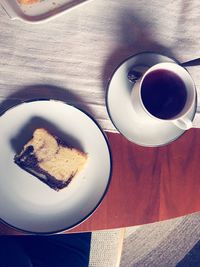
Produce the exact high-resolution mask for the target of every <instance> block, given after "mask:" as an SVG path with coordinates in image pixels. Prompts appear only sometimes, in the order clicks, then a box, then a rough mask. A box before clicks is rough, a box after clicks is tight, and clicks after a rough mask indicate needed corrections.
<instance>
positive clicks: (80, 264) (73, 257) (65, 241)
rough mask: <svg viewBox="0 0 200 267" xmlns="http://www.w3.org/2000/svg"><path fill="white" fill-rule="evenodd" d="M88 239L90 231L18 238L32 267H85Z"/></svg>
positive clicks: (87, 259) (87, 261)
mask: <svg viewBox="0 0 200 267" xmlns="http://www.w3.org/2000/svg"><path fill="white" fill-rule="evenodd" d="M90 241H91V233H81V234H59V235H52V236H22V237H19V238H18V242H19V243H20V244H21V247H22V248H23V249H24V251H25V252H26V253H27V255H28V257H30V259H31V261H32V263H33V267H46V266H47V267H57V266H58V267H62V266H63V267H87V266H88V263H89V253H90Z"/></svg>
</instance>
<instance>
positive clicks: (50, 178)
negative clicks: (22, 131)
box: [14, 128, 87, 191]
mask: <svg viewBox="0 0 200 267" xmlns="http://www.w3.org/2000/svg"><path fill="white" fill-rule="evenodd" d="M86 161H87V154H86V153H84V152H82V151H80V150H78V149H76V148H70V147H68V146H67V145H66V144H65V143H64V142H63V141H62V140H60V139H59V138H58V137H56V136H53V135H52V134H50V133H49V132H48V131H47V130H45V129H43V128H39V129H36V130H35V131H34V133H33V137H32V139H31V140H30V141H29V142H28V143H26V144H25V145H24V147H23V150H22V151H21V152H20V153H19V154H17V155H16V156H15V158H14V162H15V163H16V164H17V165H18V166H20V167H21V168H22V169H24V170H26V171H28V172H29V173H31V174H33V175H34V176H36V177H37V178H39V179H40V180H41V181H43V182H44V183H46V184H47V185H48V186H50V187H51V188H53V189H54V190H57V191H58V190H60V189H62V188H64V187H66V186H67V185H68V184H69V183H70V182H71V180H72V179H73V178H74V177H75V176H76V175H77V174H78V173H79V172H80V171H81V170H82V169H83V168H84V166H85V164H86Z"/></svg>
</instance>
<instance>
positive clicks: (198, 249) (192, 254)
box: [176, 241, 200, 267]
mask: <svg viewBox="0 0 200 267" xmlns="http://www.w3.org/2000/svg"><path fill="white" fill-rule="evenodd" d="M176 267H200V241H199V242H197V243H196V245H195V246H194V247H193V248H192V249H191V250H190V251H189V252H188V253H187V254H186V256H185V257H184V258H183V259H182V260H181V261H180V262H179V263H178V264H177V265H176Z"/></svg>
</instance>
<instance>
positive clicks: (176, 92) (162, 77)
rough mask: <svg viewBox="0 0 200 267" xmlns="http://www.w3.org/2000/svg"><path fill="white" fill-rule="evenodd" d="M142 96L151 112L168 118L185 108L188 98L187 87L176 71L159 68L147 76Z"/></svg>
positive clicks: (144, 103)
mask: <svg viewBox="0 0 200 267" xmlns="http://www.w3.org/2000/svg"><path fill="white" fill-rule="evenodd" d="M141 98H142V102H143V105H144V106H145V108H146V109H147V110H148V112H149V113H151V114H152V115H153V116H155V117H157V118H160V119H165V120H168V119H171V118H174V117H176V116H177V115H178V114H179V113H180V112H181V111H182V110H183V108H184V106H185V104H186V100H187V89H186V86H185V84H184V82H183V80H182V79H181V78H180V76H178V75H177V74H176V73H174V72H172V71H170V70H166V69H157V70H154V71H152V72H150V73H148V74H147V75H146V76H145V78H144V80H143V83H142V87H141Z"/></svg>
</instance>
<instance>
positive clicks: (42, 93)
mask: <svg viewBox="0 0 200 267" xmlns="http://www.w3.org/2000/svg"><path fill="white" fill-rule="evenodd" d="M38 99H53V100H59V101H62V102H65V103H67V104H69V105H73V106H75V107H77V108H79V109H81V110H84V112H86V113H88V114H90V115H91V116H93V117H94V114H93V112H92V110H91V109H90V107H88V105H86V104H84V103H83V99H81V97H79V96H77V95H75V94H74V93H72V92H71V91H70V90H69V89H66V88H63V87H57V86H53V85H49V84H35V85H30V86H26V87H23V88H21V89H19V90H18V91H17V92H14V93H13V94H10V95H9V96H8V97H7V98H6V99H5V100H4V101H3V102H2V103H1V104H0V115H1V114H2V113H3V112H5V111H6V110H7V109H9V108H11V107H13V106H15V105H18V104H20V103H23V102H25V101H30V100H38Z"/></svg>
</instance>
